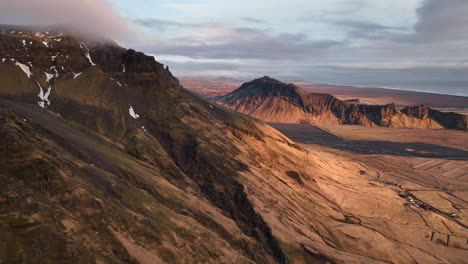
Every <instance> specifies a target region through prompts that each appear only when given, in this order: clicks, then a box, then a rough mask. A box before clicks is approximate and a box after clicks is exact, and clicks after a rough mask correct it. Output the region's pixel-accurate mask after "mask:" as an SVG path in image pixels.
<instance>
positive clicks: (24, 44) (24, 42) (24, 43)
mask: <svg viewBox="0 0 468 264" xmlns="http://www.w3.org/2000/svg"><path fill="white" fill-rule="evenodd" d="M21 42H23V47H24V46H26V40H25V39H23V40H22V41H21Z"/></svg>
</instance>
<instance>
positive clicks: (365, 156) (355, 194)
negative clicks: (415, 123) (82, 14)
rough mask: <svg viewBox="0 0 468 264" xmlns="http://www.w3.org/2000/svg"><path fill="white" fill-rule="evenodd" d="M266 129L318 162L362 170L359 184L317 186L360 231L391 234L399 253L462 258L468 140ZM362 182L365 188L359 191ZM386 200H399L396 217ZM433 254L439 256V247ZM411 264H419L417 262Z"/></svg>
mask: <svg viewBox="0 0 468 264" xmlns="http://www.w3.org/2000/svg"><path fill="white" fill-rule="evenodd" d="M270 125H271V126H273V127H274V128H276V129H278V130H279V131H281V132H282V133H283V134H285V135H286V136H288V137H290V138H291V139H293V140H294V141H296V142H298V143H300V145H301V146H302V147H304V148H306V149H307V150H309V151H310V152H311V153H314V154H316V155H318V156H320V158H322V159H326V160H335V161H337V162H341V163H345V162H350V163H349V164H358V166H362V168H364V169H362V171H361V174H362V179H360V177H355V178H354V179H348V177H347V176H345V175H346V174H345V173H343V175H342V178H337V179H335V181H328V180H327V181H324V182H322V183H320V186H321V189H322V191H324V192H325V193H327V194H328V197H329V198H330V199H331V200H333V201H336V202H337V203H338V204H339V205H340V207H341V208H343V209H345V210H346V211H347V212H348V213H350V214H352V215H354V216H356V217H358V218H359V219H360V221H362V222H363V223H366V224H365V226H368V227H369V226H372V227H373V228H374V230H375V231H379V232H381V233H382V234H391V235H390V237H394V238H395V240H396V241H398V242H399V243H400V244H401V245H403V247H406V246H408V245H413V246H414V245H415V244H421V245H422V244H424V243H425V242H424V240H427V241H431V242H433V243H435V244H437V245H439V246H444V247H445V250H450V248H458V249H463V251H459V252H458V253H457V254H464V255H465V256H466V254H467V249H468V229H467V228H468V152H467V149H468V141H467V138H468V134H467V133H466V132H460V131H447V130H426V129H388V128H380V127H379V128H374V127H371V128H370V127H361V126H343V125H342V126H340V125H327V126H322V127H321V128H318V127H314V126H310V125H295V124H291V125H290V124H270ZM350 166H351V165H350ZM349 168H350V169H351V168H352V166H351V167H349ZM337 174H339V172H337ZM365 179H367V180H368V183H367V185H366V186H359V185H360V184H363V182H362V180H365ZM391 193H397V194H398V195H399V197H400V198H401V199H402V202H401V211H398V210H397V209H396V208H395V206H394V205H391V203H392V202H391V200H392V195H391ZM371 200H375V201H376V202H375V206H369V205H370V204H373V203H374V202H370V201H371ZM378 201H380V202H378ZM385 201H387V202H385ZM419 236H421V237H419ZM369 239H371V238H369ZM417 241H419V242H417ZM407 250H414V248H413V249H409V248H407ZM437 250H444V249H443V248H440V247H438V249H437ZM461 252H464V253H461ZM417 261H418V262H419V261H423V262H424V260H423V258H421V259H418V260H417ZM443 262H445V261H443ZM465 263H466V262H465Z"/></svg>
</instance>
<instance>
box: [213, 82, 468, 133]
mask: <svg viewBox="0 0 468 264" xmlns="http://www.w3.org/2000/svg"><path fill="white" fill-rule="evenodd" d="M214 100H215V101H216V102H218V103H220V104H221V105H224V106H226V107H228V108H230V109H233V110H236V111H239V112H241V113H244V114H247V115H251V116H253V117H256V118H258V119H261V120H263V121H266V122H278V123H310V122H325V123H340V124H356V125H365V126H371V125H378V126H385V127H391V126H393V127H417V128H451V129H461V130H466V129H467V120H468V118H467V117H466V116H463V115H458V114H453V113H446V114H445V113H441V112H439V111H436V110H432V109H431V111H432V112H431V113H433V114H432V115H431V116H425V117H424V118H416V117H415V116H413V115H411V114H408V113H407V112H405V111H402V112H399V111H398V110H397V109H396V108H395V105H394V104H387V105H364V104H359V103H358V102H356V101H341V100H339V99H337V98H335V97H334V96H332V95H329V94H316V93H315V94H312V93H307V92H305V91H304V90H303V89H301V88H300V87H298V86H296V85H294V84H286V83H282V82H280V81H277V80H275V79H272V78H269V77H267V76H265V77H263V78H260V79H256V80H253V81H251V82H248V83H244V84H243V85H242V86H241V87H239V88H238V89H237V90H235V91H233V92H231V93H229V94H227V95H224V96H219V97H215V98H214ZM435 116H437V118H436V117H435ZM444 120H452V121H444Z"/></svg>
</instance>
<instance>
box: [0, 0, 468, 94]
mask: <svg viewBox="0 0 468 264" xmlns="http://www.w3.org/2000/svg"><path fill="white" fill-rule="evenodd" d="M467 14H468V0H392V1H389V0H288V1H284V0H236V1H225V0H152V1H148V0H107V1H106V0H75V1H72V0H20V1H11V0H0V23H4V24H72V25H74V26H78V27H80V28H83V29H86V30H89V31H92V32H93V33H101V34H104V35H107V36H109V37H111V38H113V39H115V40H117V41H118V42H119V43H120V44H121V45H123V46H125V47H131V48H135V49H138V50H142V51H144V52H146V53H149V54H152V55H154V56H155V57H156V59H157V60H158V61H161V62H162V63H165V64H167V65H169V66H170V68H171V70H172V72H173V73H174V74H176V75H177V76H208V77H233V78H236V79H242V80H248V79H251V78H255V77H258V76H263V75H270V76H272V77H276V78H279V79H282V80H285V81H299V80H301V81H314V82H322V83H331V84H349V85H367V86H386V87H394V88H401V89H417V90H427V91H435V92H439V93H450V94H459V95H465V96H468V34H467V33H468V15H467Z"/></svg>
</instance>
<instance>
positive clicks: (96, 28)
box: [0, 0, 135, 40]
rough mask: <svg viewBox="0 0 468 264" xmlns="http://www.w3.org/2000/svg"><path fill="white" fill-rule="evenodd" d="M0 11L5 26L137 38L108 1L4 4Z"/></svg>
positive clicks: (36, 0) (45, 0) (2, 0)
mask: <svg viewBox="0 0 468 264" xmlns="http://www.w3.org/2000/svg"><path fill="white" fill-rule="evenodd" d="M0 7H1V8H0V23H2V24H15V25H28V26H49V25H65V26H71V27H73V28H76V29H79V30H80V31H82V32H83V33H91V34H93V35H99V36H105V37H109V38H113V39H115V40H121V39H129V38H132V37H134V36H135V32H134V30H133V29H132V28H131V27H130V26H129V24H128V23H127V21H126V20H125V19H124V18H122V17H121V16H119V15H118V14H117V13H116V12H114V9H113V6H112V5H111V4H110V3H109V2H108V1H106V0H74V1H65V0H63V1H62V0H28V1H12V0H0Z"/></svg>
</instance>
